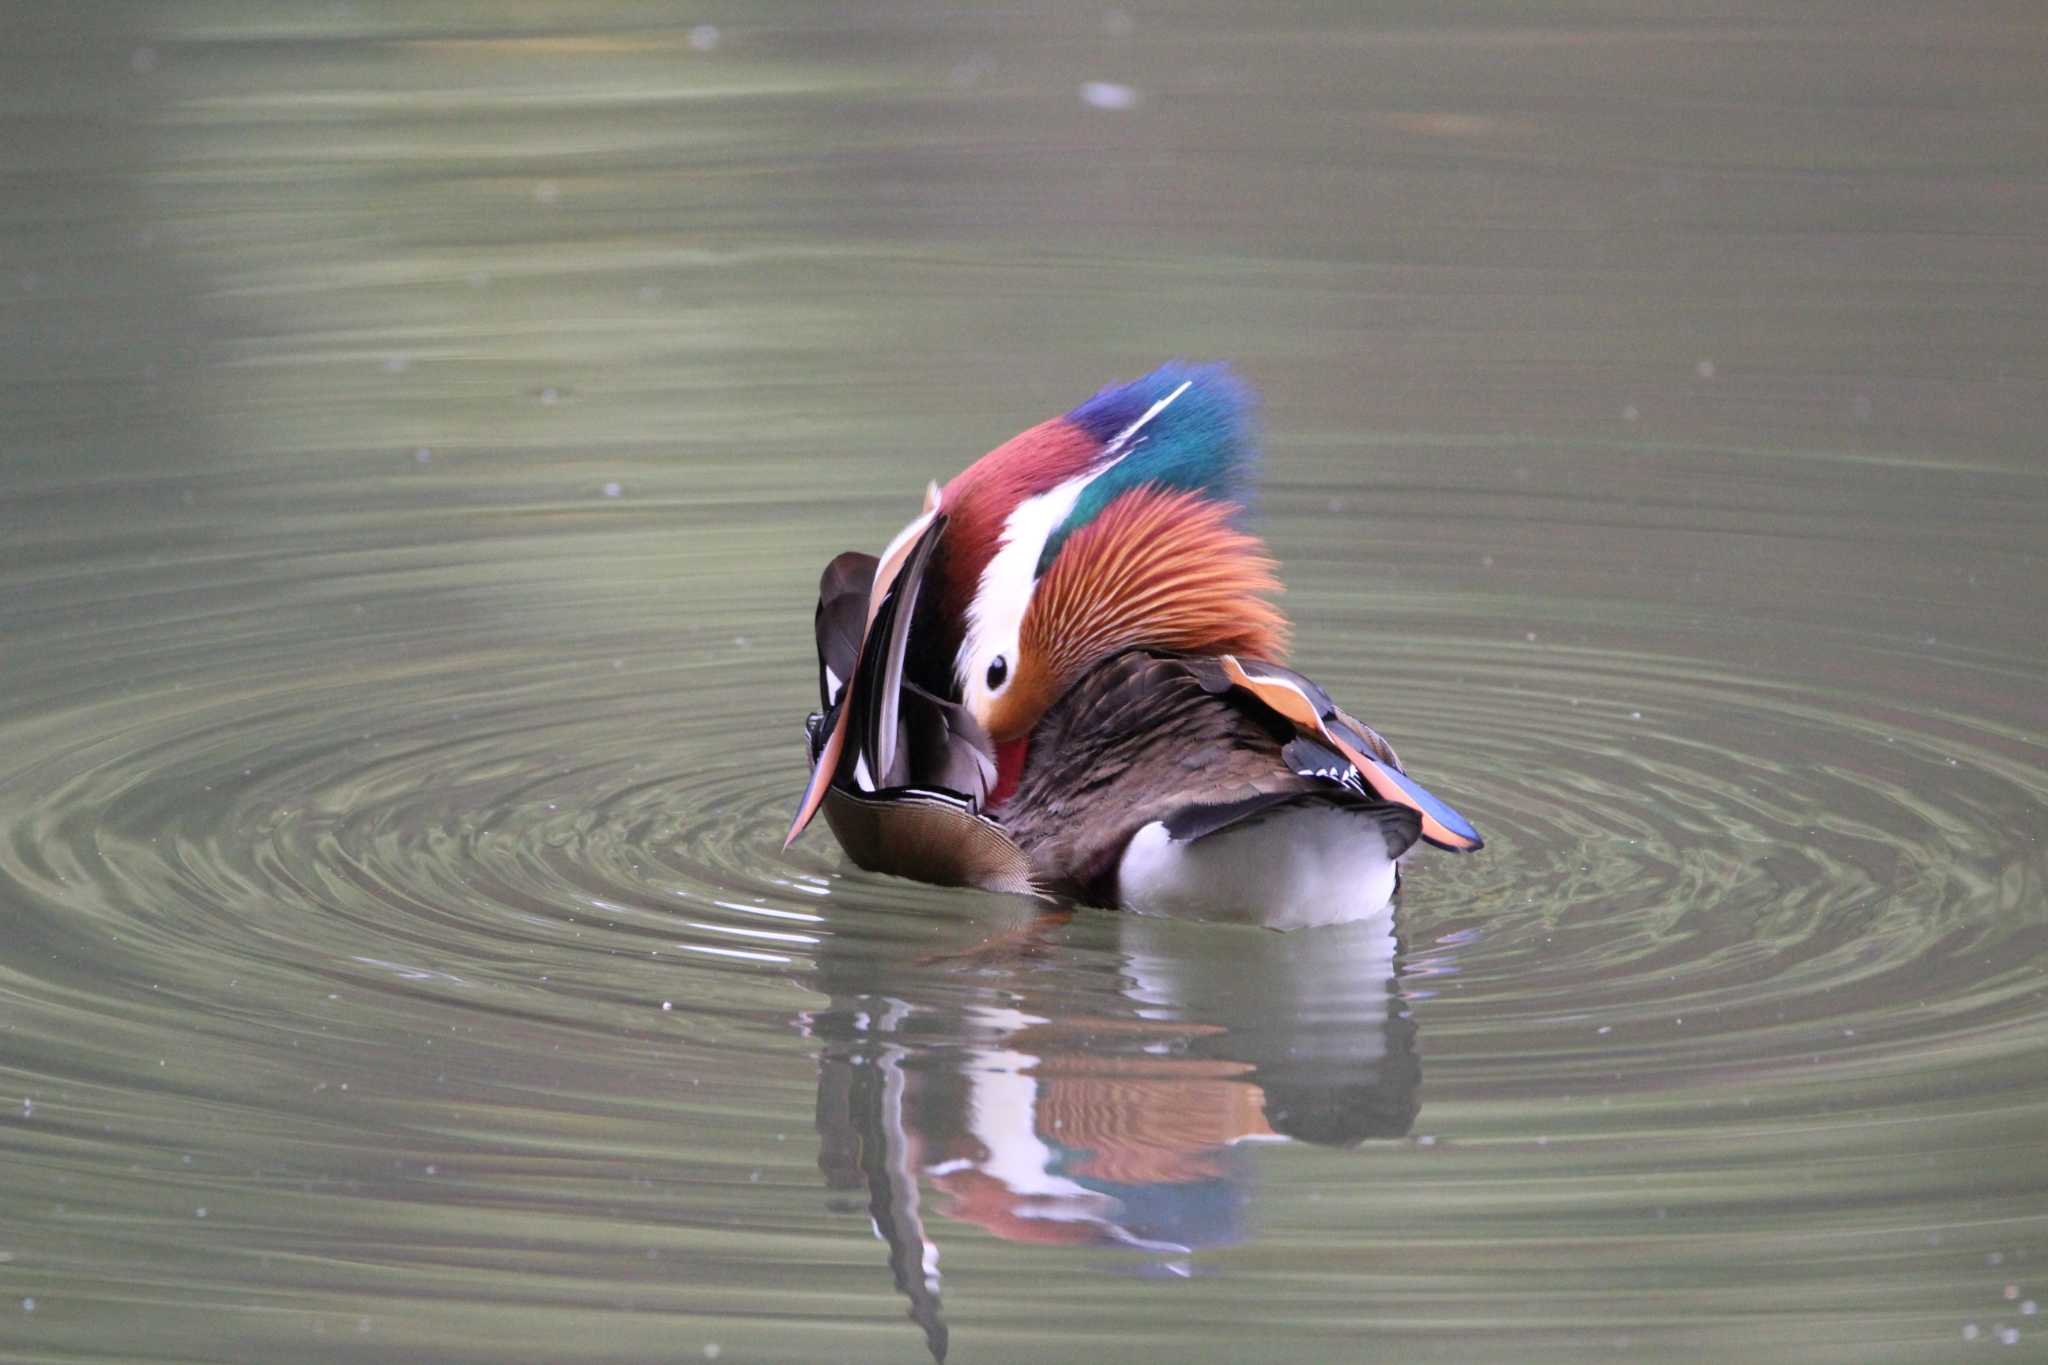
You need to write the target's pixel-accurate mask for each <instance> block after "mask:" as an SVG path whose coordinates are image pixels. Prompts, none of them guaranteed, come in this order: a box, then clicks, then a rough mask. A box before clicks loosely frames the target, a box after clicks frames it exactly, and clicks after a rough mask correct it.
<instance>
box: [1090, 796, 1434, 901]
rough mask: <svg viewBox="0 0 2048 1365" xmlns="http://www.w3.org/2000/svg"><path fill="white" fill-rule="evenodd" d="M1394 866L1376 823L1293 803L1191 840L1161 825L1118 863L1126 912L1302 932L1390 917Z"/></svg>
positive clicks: (1141, 836) (1147, 829) (1149, 828)
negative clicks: (1313, 927)
mask: <svg viewBox="0 0 2048 1365" xmlns="http://www.w3.org/2000/svg"><path fill="white" fill-rule="evenodd" d="M1394 869H1395V863H1394V860H1393V859H1392V858H1389V857H1388V856H1387V842H1386V839H1385V838H1384V837H1383V836H1382V835H1381V833H1380V830H1379V826H1378V825H1377V824H1376V823H1375V822H1374V821H1373V819H1372V818H1371V817H1370V816H1367V815H1364V814H1361V813H1359V812H1356V811H1348V810H1344V809H1342V808H1340V807H1336V806H1317V805H1303V806H1291V807H1287V808H1285V809H1283V810H1281V811H1278V812H1276V813H1275V814H1273V815H1270V816H1267V817H1266V818H1264V819H1261V820H1254V821H1251V822H1249V823H1247V824H1244V825H1241V826H1238V827H1236V828H1234V829H1227V830H1223V831H1220V832H1218V833H1216V834H1212V835H1210V836H1209V837H1208V838H1206V839H1200V840H1196V841H1194V842H1191V843H1182V842H1180V841H1179V840H1176V839H1174V838H1173V837H1172V836H1171V835H1169V834H1168V833H1167V832H1166V826H1165V825H1164V824H1163V823H1161V822H1159V821H1157V820H1155V821H1153V822H1152V823H1151V824H1149V825H1146V826H1144V827H1142V828H1141V829H1139V831H1138V832H1137V833H1136V834H1135V835H1133V836H1132V837H1131V842H1130V844H1129V845H1128V846H1127V847H1126V848H1125V849H1124V855H1123V860H1122V861H1121V862H1120V863H1119V864H1118V865H1117V888H1118V899H1119V901H1120V902H1121V903H1122V905H1123V908H1124V909H1126V910H1135V911H1137V912H1139V913H1140V914H1148V915H1176V916H1180V917H1182V918H1187V919H1212V920H1229V921H1233V922H1238V923H1251V924H1263V925H1265V926H1266V927H1268V928H1272V929H1300V928H1305V927H1307V926H1309V925H1314V924H1346V923H1350V922H1352V921H1354V920H1362V919H1368V918H1370V917H1372V916H1374V915H1379V914H1385V913H1389V911H1390V908H1391V906H1392V904H1393V899H1394Z"/></svg>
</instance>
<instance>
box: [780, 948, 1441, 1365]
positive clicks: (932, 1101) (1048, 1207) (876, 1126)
mask: <svg viewBox="0 0 2048 1365" xmlns="http://www.w3.org/2000/svg"><path fill="white" fill-rule="evenodd" d="M1094 923H1095V925H1096V926H1098V927H1099V926H1100V925H1101V924H1102V923H1103V921H1101V920H1099V919H1098V920H1096V921H1095V922H1094ZM1114 925H1115V929H1114V932H1115V934H1116V940H1115V949H1116V951H1115V952H1114V954H1108V955H1106V954H1104V953H1103V952H1102V950H1101V948H1100V947H1099V946H1086V945H1080V944H1077V943H1072V942H1069V941H1068V939H1067V937H1066V936H1065V935H1066V928H1065V922H1064V918H1063V917H1061V916H1049V917H1047V918H1046V919H1044V920H1041V921H1040V922H1039V923H1038V924H1037V925H1035V926H1033V927H1032V928H1031V929H1030V930H1027V931H1026V932H1024V933H1021V934H1018V935H1015V936H1013V937H1011V938H1009V939H1006V940H1004V941H1003V942H1002V943H1001V944H1000V945H999V946H996V947H985V948H983V949H980V950H978V951H977V952H976V953H974V954H973V955H972V959H971V961H962V960H959V959H954V960H951V961H947V962H937V963H934V962H929V961H927V962H925V963H922V964H915V965H911V966H903V967H899V968H896V969H893V970H892V969H890V968H888V967H886V966H883V965H881V964H879V963H877V962H876V961H875V960H874V958H873V957H872V956H869V955H866V954H863V956H862V959H861V960H860V961H859V962H858V963H854V962H852V961H850V960H849V961H837V960H835V958H836V956H837V955H836V954H834V953H832V952H830V951H828V952H827V954H826V956H825V958H824V959H823V960H822V961H821V963H820V968H821V971H822V972H823V974H824V977H825V980H824V982H823V983H822V984H823V985H824V986H825V988H826V989H827V991H828V992H829V993H830V995H831V1003H830V1005H829V1006H828V1007H827V1008H826V1009H824V1010H821V1011H817V1012H815V1013H812V1014H810V1015H807V1016H806V1017H805V1020H804V1023H805V1027H806V1029H807V1031H808V1032H810V1034H811V1035H812V1036H813V1037H815V1038H817V1039H818V1040H820V1041H821V1042H822V1044H823V1049H822V1053H821V1056H820V1062H819V1066H820V1071H819V1079H818V1110H817V1125H818V1133H819V1136H820V1139H821V1149H820V1154H819V1158H818V1160H819V1166H820V1168H821V1169H822V1170H823V1172H824V1175H825V1180H826V1183H827V1185H828V1186H829V1187H831V1188H832V1189H835V1190H843V1191H847V1192H848V1193H850V1194H858V1195H864V1196H865V1205H866V1211H867V1213H868V1214H869V1216H870V1217H871V1218H872V1219H873V1222H874V1227H875V1231H876V1234H877V1235H878V1236H879V1237H880V1238H881V1240H882V1241H883V1242H884V1243H885V1244H886V1245H887V1246H888V1249H889V1264H890V1267H891V1269H892V1271H893V1272H894V1275H895V1280H896V1286H897V1289H898V1290H899V1291H900V1292H902V1293H903V1294H904V1295H905V1296H906V1297H907V1298H908V1299H909V1302H910V1316H911V1317H912V1318H913V1319H914V1320H915V1321H916V1322H917V1323H918V1324H919V1325H920V1326H921V1327H922V1328H923V1329H924V1332H925V1334H926V1338H927V1341H928V1343H929V1345H930V1347H931V1350H932V1353H933V1355H934V1356H936V1357H938V1358H939V1359H941V1360H943V1359H944V1357H945V1351H946V1328H945V1324H944V1322H943V1320H942V1318H941V1316H940V1305H939V1288H940V1277H939V1240H938V1239H939V1235H940V1234H939V1231H938V1230H937V1229H936V1228H935V1227H934V1225H933V1222H934V1218H935V1217H936V1218H944V1219H950V1220H957V1221H959V1222H965V1223H972V1224H975V1225H977V1226H979V1227H981V1228H984V1229H986V1230H987V1231H988V1232H991V1233H993V1234H995V1235H996V1236H998V1237H1001V1238H1004V1239H1005V1240H1008V1241H1017V1242H1035V1243H1048V1244H1057V1245H1066V1246H1075V1247H1091V1248H1105V1247H1112V1248H1124V1249H1129V1250H1133V1251H1136V1252H1140V1253H1144V1256H1143V1257H1142V1259H1141V1260H1140V1262H1139V1264H1140V1266H1141V1267H1143V1268H1147V1269H1150V1270H1153V1271H1156V1272H1158V1273H1166V1274H1176V1273H1178V1274H1185V1273H1188V1272H1189V1270H1190V1269H1191V1264H1190V1258H1191V1256H1192V1254H1193V1253H1194V1252H1195V1251H1197V1250H1199V1249H1201V1248H1204V1247H1214V1246H1223V1245H1228V1244H1231V1243H1234V1242H1238V1241H1240V1240H1242V1239H1243V1238H1244V1237H1245V1236H1246V1235H1247V1211H1248V1207H1249V1205H1250V1202H1251V1198H1252V1190H1253V1171H1252V1166H1251V1163H1250V1161H1249V1159H1248V1152H1247V1147H1248V1145H1249V1144H1251V1143H1254V1142H1276V1141H1288V1140H1299V1141H1304V1142H1313V1143H1320V1144H1327V1145H1334V1146H1349V1145H1352V1144H1355V1143H1358V1142H1362V1141H1364V1140H1366V1139H1370V1138H1395V1137H1401V1136H1403V1135H1405V1134H1406V1133H1408V1131H1409V1130H1410V1128H1411V1127H1412V1126H1413V1124H1414V1121H1415V1115H1416V1110H1417V1092H1418V1089H1419V1086H1420V1083H1421V1075H1422V1069H1421V1064H1420V1062H1419V1061H1418V1060H1417V1057H1416V1046H1415V1024H1414V1022H1413V1020H1411V1019H1410V1018H1409V1017H1408V1015H1407V1012H1406V1010H1405V1009H1404V1008H1403V1003H1402V999H1401V996H1400V994H1399V992H1398V991H1397V989H1396V964H1397V961H1398V960H1399V943H1398V940H1397V938H1396V936H1395V932H1394V928H1393V925H1392V922H1391V920H1390V919H1389V918H1388V917H1385V916H1381V917H1377V918H1375V919H1373V920H1369V921H1363V922H1359V923H1354V924H1347V925H1336V926H1330V927H1328V928H1325V929H1318V930H1314V931H1310V932H1304V933H1294V934H1279V933H1272V932H1268V931H1264V930H1258V929H1237V928H1223V927H1219V926H1213V925H1190V924H1187V923H1184V922H1178V921H1172V920H1164V919H1151V918H1146V917H1142V916H1136V915H1122V916H1118V917H1116V918H1115V921H1114ZM850 955H851V954H850V952H849V957H850ZM850 1202H851V1201H850Z"/></svg>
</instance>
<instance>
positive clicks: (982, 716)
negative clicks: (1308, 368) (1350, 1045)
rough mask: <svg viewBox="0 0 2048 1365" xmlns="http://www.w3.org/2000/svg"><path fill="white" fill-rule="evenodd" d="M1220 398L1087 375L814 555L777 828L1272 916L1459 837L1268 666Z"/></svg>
mask: <svg viewBox="0 0 2048 1365" xmlns="http://www.w3.org/2000/svg"><path fill="white" fill-rule="evenodd" d="M1191 398H1192V400H1193V401H1188V400H1189V399H1191ZM1177 404H1178V405H1181V406H1180V407H1179V409H1178V411H1176V405H1177ZM1244 406H1245V398H1244V395H1243V392H1242V390H1241V389H1240V388H1238V387H1237V385H1236V384H1235V381H1233V380H1231V379H1230V378H1229V376H1228V375H1227V373H1225V372H1223V371H1222V370H1221V369H1220V367H1210V368H1203V369H1194V368H1189V367H1180V366H1170V367H1167V368H1166V369H1163V370H1161V371H1158V372H1155V374H1153V375H1151V376H1147V378H1146V379H1144V380H1140V381H1138V382H1137V383H1136V384H1131V385H1124V386H1118V387H1115V388H1112V389H1107V390H1104V391H1103V393H1101V394H1098V395H1097V396H1096V398H1095V399H1092V400H1090V403H1089V404H1084V405H1083V407H1082V408H1081V409H1077V410H1076V412H1075V413H1072V414H1069V415H1068V417H1067V418H1065V419H1056V420H1055V422H1053V423H1048V424H1045V426H1043V427H1040V428H1033V429H1032V430H1031V431H1029V432H1026V433H1024V435H1023V436H1020V437H1018V438H1017V440H1016V441H1013V442H1011V443H1009V444H1008V445H1006V446H1003V447H998V449H997V450H995V451H992V452H991V453H990V454H989V455H988V456H985V457H983V459H982V460H981V461H978V462H977V463H976V465H974V466H972V467H970V469H969V470H968V471H967V472H966V473H964V474H962V475H961V476H959V477H957V478H956V479H955V480H954V481H952V482H951V483H949V484H948V485H947V486H946V488H945V489H943V490H941V489H939V488H937V487H936V486H934V488H933V489H932V490H931V491H930V492H929V493H928V494H927V496H926V505H925V510H924V512H923V514H922V515H921V516H920V517H919V518H918V519H916V520H914V521H913V522H912V523H911V525H910V526H908V527H906V528H905V529H904V531H903V533H901V534H900V535H899V536H898V537H897V539H896V541H895V542H894V543H892V544H891V546H890V547H889V548H888V549H887V550H885V552H884V554H883V555H882V556H880V557H879V558H877V557H871V556H867V555H864V554H859V553H855V552H848V553H846V554H842V555H840V556H839V557H838V558H836V559H834V560H833V561H832V563H831V564H830V565H829V566H828V567H827V569H826V571H825V574H824V577H823V579H822V580H821V583H820V591H819V601H818V608H817V616H816V621H817V636H818V654H819V687H820V698H821V701H822V703H823V706H824V709H823V711H822V712H820V713H819V714H817V715H815V716H813V717H812V719H811V723H810V725H809V726H808V729H807V739H808V744H807V750H808V755H809V758H810V760H811V764H812V774H811V780H810V783H809V785H808V787H807V789H806V792H805V795H804V799H803V803H802V806H801V808H800V810H799V813H798V816H797V819H796V821H795V823H794V825H793V827H792V830H791V835H790V837H791V839H794V838H795V836H796V834H797V833H798V832H800V831H801V829H802V828H803V826H804V824H805V823H806V822H807V821H808V820H809V819H810V817H811V815H812V814H813V813H815V812H818V811H820V810H822V812H823V813H824V815H825V818H826V821H827V823H828V824H829V825H830V827H831V828H832V830H833V832H834V834H835V835H836V836H837V837H838V839H839V841H840V843H841V845H842V846H843V847H844V848H845V849H846V851H847V853H848V854H849V856H850V857H851V858H852V859H853V861H854V862H855V863H856V864H858V865H859V866H861V867H864V868H867V869H870V870H873V871H881V872H889V873H895V874H897V875H902V876H909V877H914V878H918V879H920V880H926V881H935V882H940V883H943V884H953V885H968V886H979V887H984V888H987V889H991V890H1001V891H1015V892H1028V893H1035V894H1039V895H1046V896H1053V897H1057V898H1060V899H1063V900H1068V901H1074V902H1079V903H1083V904H1091V905H1100V906H1107V907H1112V908H1119V909H1125V910H1132V911H1137V912H1141V913H1151V914H1164V915H1180V916H1190V917H1198V918H1204V919H1218V920H1228V921H1237V922H1248V923H1253V924H1260V925H1265V926H1267V927H1271V928H1297V927H1304V926H1309V925H1315V924H1322V923H1331V922H1342V921H1351V920H1358V919H1364V918H1368V917H1370V916H1372V915H1375V914H1380V913H1383V912H1385V911H1387V910H1388V908H1389V905H1390V903H1391V897H1392V895H1393V893H1394V891H1395V889H1396V887H1397V885H1398V883H1399V875H1400V874H1399V863H1400V861H1401V860H1402V859H1403V858H1405V857H1406V855H1407V854H1408V853H1409V852H1410V850H1411V849H1412V848H1414V847H1415V846H1416V845H1417V844H1418V843H1419V842H1423V841H1427V842H1429V843H1432V844H1436V845H1438V846H1440V847H1443V848H1447V849H1451V850H1454V851H1467V850H1470V849H1476V848H1478V847H1479V846H1480V840H1479V837H1478V834H1477V832H1476V831H1474V830H1473V829H1472V827H1471V826H1470V824H1469V823H1468V822H1466V821H1465V820H1464V819H1463V817H1461V816H1459V815H1458V814H1457V813H1456V812H1455V811H1453V810H1452V809H1451V808H1450V807H1449V806H1447V805H1445V804H1444V803H1443V802H1442V801H1440V800H1438V799H1437V798H1436V797H1434V796H1433V795H1431V794H1430V793H1429V792H1428V791H1427V790H1426V789H1424V788H1422V787H1421V786H1420V785H1418V784H1417V783H1415V782H1414V781H1413V779H1411V778H1409V777H1408V776H1407V774H1406V772H1405V770H1404V769H1403V768H1402V767H1401V764H1400V760H1399V758H1398V757H1397V756H1396V754H1395V753H1394V750H1393V748H1392V746H1391V745H1389V744H1388V743H1387V742H1386V741H1385V740H1384V739H1383V738H1381V737H1380V735H1379V734H1378V733H1377V732H1375V731H1374V730H1372V729H1371V727H1369V726H1367V725H1365V724H1363V723H1362V722H1359V721H1357V720H1356V719H1354V718H1352V717H1351V716H1349V715H1348V714H1346V713H1345V712H1344V711H1342V710H1341V709H1340V708H1338V707H1337V705H1336V704H1335V703H1334V702H1333V701H1332V700H1331V699H1330V697H1329V696H1328V695H1327V694H1326V693H1325V692H1324V691H1323V690H1322V689H1321V688H1320V687H1318V686H1317V685H1316V684H1315V683H1313V682H1311V681H1310V680H1309V679H1307V678H1305V677H1303V676H1302V675H1301V674H1298V673H1295V672H1293V671H1291V670H1289V669H1287V668H1285V667H1284V666H1282V665H1280V664H1279V663H1277V662H1274V660H1273V659H1272V658H1271V657H1269V656H1271V655H1276V654H1278V653H1279V652H1280V651H1281V650H1282V649H1284V646H1285V631H1286V623H1285V621H1284V619H1283V618H1281V617H1280V616H1279V614H1278V613H1277V611H1275V610H1274V609H1273V608H1272V607H1271V605H1270V604H1269V603H1268V602H1266V601H1265V600H1264V598H1265V596H1266V595H1267V594H1270V593H1271V592H1274V591H1277V590H1278V586H1279V585H1278V583H1277V580H1275V579H1274V578H1273V577H1272V576H1271V573H1270V570H1271V567H1272V566H1271V561H1270V560H1268V559H1266V558H1265V557H1264V553H1263V547H1261V546H1260V545H1259V544H1258V542H1257V541H1256V540H1254V539H1253V538H1251V537H1250V536H1248V535H1246V534H1244V533H1243V532H1241V531H1239V530H1237V529H1236V528H1235V526H1234V525H1233V524H1232V523H1233V519H1234V516H1235V514H1236V512H1237V510H1238V509H1237V506H1236V503H1235V501H1233V500H1232V499H1231V498H1228V497H1225V496H1223V493H1224V491H1226V490H1230V489H1234V488H1235V486H1236V485H1237V484H1238V483H1240V482H1241V481H1242V479H1243V477H1244V473H1245V471H1244V469H1243V465H1244V464H1245V462H1246V460H1247V458H1248V451H1249V444H1248V440H1247V438H1246V436H1245V433H1244V427H1245V418H1244ZM1091 410H1092V411H1091ZM1104 433H1106V434H1104ZM1048 451H1050V452H1051V454H1050V455H1048ZM991 527H994V528H996V530H995V531H994V533H993V534H992V533H991V531H990V529H989V528H991ZM963 583H964V584H966V585H967V586H964V587H963ZM963 603H964V605H963Z"/></svg>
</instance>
